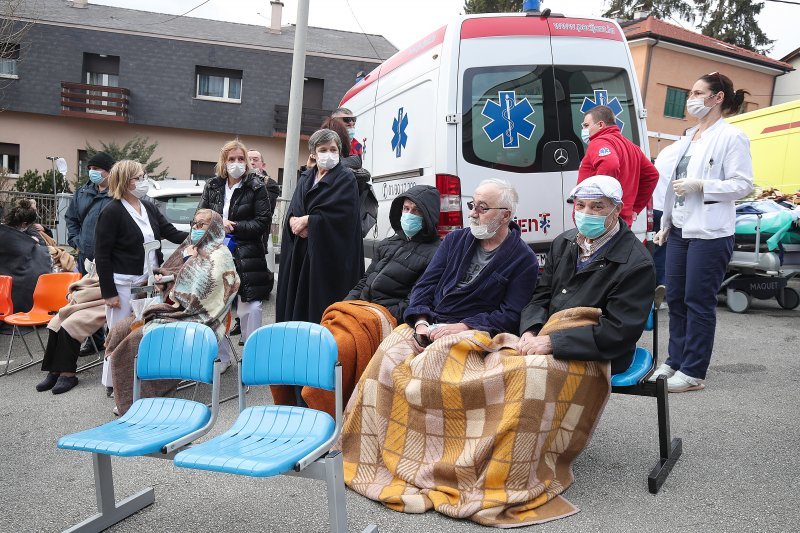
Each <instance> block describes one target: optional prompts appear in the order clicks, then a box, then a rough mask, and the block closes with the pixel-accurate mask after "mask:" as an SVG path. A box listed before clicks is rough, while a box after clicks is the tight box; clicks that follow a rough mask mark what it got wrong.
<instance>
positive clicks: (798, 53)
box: [772, 48, 800, 105]
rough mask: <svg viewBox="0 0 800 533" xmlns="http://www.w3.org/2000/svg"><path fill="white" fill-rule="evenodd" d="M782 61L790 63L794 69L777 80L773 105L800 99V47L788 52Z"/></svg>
mask: <svg viewBox="0 0 800 533" xmlns="http://www.w3.org/2000/svg"><path fill="white" fill-rule="evenodd" d="M781 61H783V62H784V63H788V64H790V65H791V66H792V67H793V68H794V70H793V71H792V72H788V73H787V74H785V75H783V76H781V77H779V78H778V79H776V80H775V93H774V94H773V95H772V105H778V104H785V103H787V102H794V101H796V100H800V70H798V68H800V48H797V49H795V50H793V51H792V52H790V53H788V54H786V56H784V57H782V58H781Z"/></svg>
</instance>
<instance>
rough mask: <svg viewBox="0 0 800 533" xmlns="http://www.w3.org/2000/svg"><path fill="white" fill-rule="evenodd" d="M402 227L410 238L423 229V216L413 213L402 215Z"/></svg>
mask: <svg viewBox="0 0 800 533" xmlns="http://www.w3.org/2000/svg"><path fill="white" fill-rule="evenodd" d="M400 227H402V228H403V233H405V234H406V237H408V238H409V239H410V238H412V237H413V236H414V235H416V234H417V233H419V232H420V230H422V217H421V216H419V215H414V214H411V213H403V214H402V215H400Z"/></svg>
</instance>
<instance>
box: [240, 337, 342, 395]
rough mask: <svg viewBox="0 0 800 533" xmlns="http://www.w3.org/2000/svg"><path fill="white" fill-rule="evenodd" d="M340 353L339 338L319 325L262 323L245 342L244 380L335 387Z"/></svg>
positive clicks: (247, 382) (329, 388) (328, 388)
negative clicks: (336, 338)
mask: <svg viewBox="0 0 800 533" xmlns="http://www.w3.org/2000/svg"><path fill="white" fill-rule="evenodd" d="M338 356H339V350H338V348H337V346H336V340H335V339H334V338H333V335H332V334H331V332H330V331H328V330H327V329H325V328H324V327H322V326H320V325H319V324H311V323H309V322H280V323H278V324H271V325H269V326H262V327H260V328H258V329H257V330H256V331H255V332H253V334H252V335H250V337H249V338H248V339H247V342H246V343H245V345H244V354H243V356H242V383H244V384H245V385H248V386H249V385H302V386H309V387H316V388H319V389H326V390H333V389H334V388H335V385H336V383H335V378H334V376H335V370H334V367H335V366H336V361H337V360H338Z"/></svg>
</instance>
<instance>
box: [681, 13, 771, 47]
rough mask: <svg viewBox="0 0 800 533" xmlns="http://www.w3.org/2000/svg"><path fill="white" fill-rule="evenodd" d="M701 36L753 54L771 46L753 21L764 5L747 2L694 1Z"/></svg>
mask: <svg viewBox="0 0 800 533" xmlns="http://www.w3.org/2000/svg"><path fill="white" fill-rule="evenodd" d="M696 4H697V12H698V15H699V18H700V25H699V27H700V29H701V31H702V32H703V35H708V36H709V37H714V38H715V39H720V40H722V41H725V42H726V43H730V44H735V45H736V46H741V47H742V48H747V49H748V50H752V51H754V52H761V53H767V52H769V51H770V50H771V49H772V46H771V45H772V43H773V42H775V41H773V40H772V39H769V38H768V37H767V35H766V34H765V33H764V32H763V31H762V30H761V28H759V27H758V21H757V20H756V18H757V17H758V15H759V14H760V13H761V10H762V9H763V8H764V2H750V0H697V1H696Z"/></svg>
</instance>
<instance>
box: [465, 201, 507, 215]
mask: <svg viewBox="0 0 800 533" xmlns="http://www.w3.org/2000/svg"><path fill="white" fill-rule="evenodd" d="M467 209H469V210H470V211H475V212H476V213H478V214H479V215H482V214H484V213H485V212H486V211H491V210H492V209H505V210H506V211H511V209H509V208H508V207H488V206H485V205H483V204H475V202H472V201H469V202H467Z"/></svg>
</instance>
